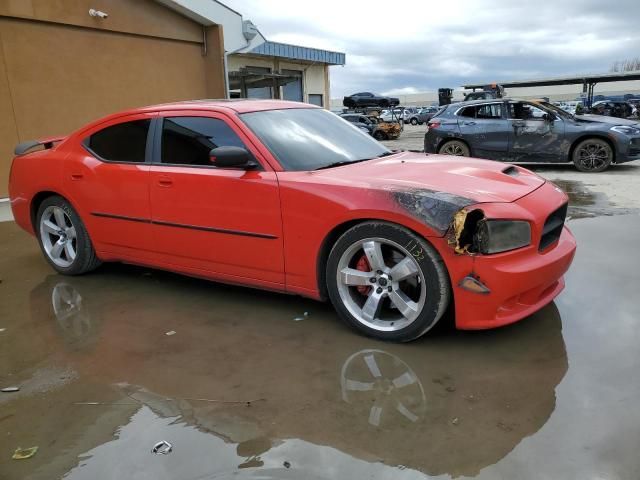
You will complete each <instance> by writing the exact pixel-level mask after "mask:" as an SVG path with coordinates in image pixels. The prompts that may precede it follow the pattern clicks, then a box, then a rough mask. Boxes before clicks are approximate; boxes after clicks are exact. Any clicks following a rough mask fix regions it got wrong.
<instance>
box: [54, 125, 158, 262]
mask: <svg viewBox="0 0 640 480" xmlns="http://www.w3.org/2000/svg"><path fill="white" fill-rule="evenodd" d="M156 115H157V114H155V113H146V114H137V115H130V116H127V117H120V118H118V119H115V120H111V121H108V122H105V123H103V124H101V125H99V126H96V127H93V128H92V129H91V130H88V131H87V132H86V133H85V134H84V138H83V140H82V146H83V149H82V150H79V151H78V152H77V153H73V154H72V156H71V157H69V158H68V159H67V161H66V167H65V173H66V174H65V182H66V188H67V191H69V192H70V195H71V196H72V198H73V201H74V203H75V205H76V206H77V207H78V209H79V210H80V214H81V216H82V218H83V220H84V221H85V223H86V224H87V227H88V229H89V232H90V234H91V238H92V240H93V242H94V243H95V244H96V245H95V246H96V248H97V249H98V250H100V251H102V252H108V253H112V254H114V255H115V256H118V257H120V258H122V257H123V256H128V255H129V254H132V255H135V256H136V257H139V256H140V253H141V252H144V251H146V252H149V251H150V250H151V242H150V238H151V234H150V229H151V227H150V219H151V212H150V204H149V168H150V163H149V161H150V149H149V147H150V145H151V140H152V132H153V130H152V128H151V125H152V120H153V118H154V117H155V116H156Z"/></svg>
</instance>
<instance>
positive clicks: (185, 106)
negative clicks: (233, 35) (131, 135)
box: [126, 98, 322, 114]
mask: <svg viewBox="0 0 640 480" xmlns="http://www.w3.org/2000/svg"><path fill="white" fill-rule="evenodd" d="M287 108H322V107H318V106H316V105H311V104H309V103H302V102H290V101H287V100H254V99H245V98H237V99H230V100H229V99H203V100H187V101H183V102H173V103H161V104H158V105H149V106H147V107H140V108H136V109H132V110H128V111H127V112H126V113H127V114H131V113H146V112H164V111H171V110H231V111H234V112H236V113H248V112H261V111H264V110H280V109H287Z"/></svg>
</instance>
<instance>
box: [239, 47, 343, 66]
mask: <svg viewBox="0 0 640 480" xmlns="http://www.w3.org/2000/svg"><path fill="white" fill-rule="evenodd" d="M247 53H249V54H256V55H264V56H268V57H278V58H287V59H291V60H304V61H307V62H317V63H326V64H327V65H344V64H345V54H344V53H340V52H332V51H329V50H320V49H319V48H309V47H299V46H297V45H289V44H286V43H278V42H269V41H267V42H264V43H263V44H262V45H258V46H257V47H256V48H254V49H253V50H251V51H250V52H247Z"/></svg>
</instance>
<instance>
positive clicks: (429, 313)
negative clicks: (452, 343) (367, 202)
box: [326, 222, 451, 342]
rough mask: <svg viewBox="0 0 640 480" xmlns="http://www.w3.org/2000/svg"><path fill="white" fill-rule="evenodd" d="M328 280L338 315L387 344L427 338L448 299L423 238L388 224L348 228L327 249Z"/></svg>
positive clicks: (445, 279) (442, 271)
mask: <svg viewBox="0 0 640 480" xmlns="http://www.w3.org/2000/svg"><path fill="white" fill-rule="evenodd" d="M381 258H382V260H380V259H381ZM398 265H400V266H398ZM393 275H396V278H395V279H394V278H393ZM399 275H403V276H402V277H399ZM372 278H373V279H375V282H373V281H372ZM326 279H327V290H328V293H329V298H330V299H331V303H332V304H333V306H334V308H335V309H336V311H337V312H338V315H339V317H340V318H341V319H342V320H343V321H344V322H345V323H346V324H347V325H349V326H351V327H353V328H354V329H356V330H357V331H359V332H361V333H363V334H365V335H367V336H369V337H373V338H377V339H379V340H385V341H393V342H408V341H411V340H414V339H416V338H418V337H420V336H421V335H423V334H425V333H426V332H427V331H428V330H430V329H431V328H432V327H433V326H434V325H435V324H436V323H437V322H438V320H440V318H441V317H442V315H443V314H444V312H445V310H446V308H447V306H448V304H449V301H450V299H451V286H450V282H449V276H448V274H447V269H446V267H445V265H444V262H443V260H442V258H441V257H440V255H439V254H438V252H437V251H436V250H435V249H434V248H433V247H432V246H431V245H430V244H429V243H428V242H427V241H426V240H424V239H423V238H421V237H419V236H417V235H415V234H414V233H412V232H411V231H409V230H407V229H405V228H403V227H400V226H399V225H395V224H392V223H387V222H365V223H361V224H359V225H356V226H354V227H352V228H351V229H349V230H347V231H346V232H345V233H344V234H343V235H342V236H341V237H340V238H339V239H338V240H337V241H336V243H335V244H334V246H333V248H332V249H331V253H330V254H329V258H328V261H327V266H326ZM399 279H401V280H400V281H399Z"/></svg>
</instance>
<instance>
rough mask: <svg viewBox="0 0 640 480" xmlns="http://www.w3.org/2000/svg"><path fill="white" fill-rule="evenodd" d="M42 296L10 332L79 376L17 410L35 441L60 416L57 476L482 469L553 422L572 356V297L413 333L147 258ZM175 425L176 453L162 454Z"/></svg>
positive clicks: (42, 456)
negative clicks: (568, 327) (567, 303)
mask: <svg viewBox="0 0 640 480" xmlns="http://www.w3.org/2000/svg"><path fill="white" fill-rule="evenodd" d="M30 303H31V321H30V322H28V324H27V325H26V326H25V331H24V333H25V335H21V336H20V337H19V338H18V339H17V343H16V344H15V345H11V346H10V348H12V349H14V350H15V349H17V350H16V351H18V350H19V351H20V352H22V355H23V356H26V357H27V358H29V359H30V362H31V363H32V364H33V365H40V364H58V365H64V366H65V367H66V368H69V369H72V370H73V371H75V372H77V379H76V380H75V381H74V382H73V383H71V384H64V385H62V386H60V387H59V388H57V389H51V390H50V391H48V392H47V393H46V395H42V396H36V397H20V398H18V397H16V398H18V399H17V400H16V401H15V409H16V411H17V412H18V413H19V412H21V411H22V412H27V411H42V412H44V413H43V414H42V415H41V416H39V417H38V418H37V421H36V420H35V419H34V421H30V420H29V419H28V418H26V417H25V416H22V417H20V418H21V422H17V421H15V422H14V418H10V419H8V420H6V421H5V424H4V426H6V428H7V430H10V431H11V432H12V433H13V434H14V435H16V438H18V436H20V435H21V433H22V434H24V432H29V435H31V436H32V437H33V438H34V441H33V443H34V444H48V443H50V441H51V437H50V435H51V433H50V432H52V431H58V432H59V433H58V434H56V437H57V438H56V442H55V444H52V445H51V446H50V447H49V448H47V449H43V450H42V451H41V452H39V453H38V456H39V460H38V462H39V465H40V468H44V469H45V470H43V471H47V472H50V473H51V476H52V477H55V475H56V474H59V476H62V475H65V474H67V473H69V477H68V478H72V479H73V478H87V477H89V478H94V479H95V480H100V479H102V478H114V477H113V475H112V473H113V472H112V470H110V468H112V467H109V466H110V465H117V466H118V468H117V471H118V472H121V473H122V475H123V476H129V477H134V476H135V477H136V478H159V477H158V476H161V477H164V476H166V475H169V476H170V477H173V478H200V476H207V478H209V477H211V478H215V476H216V475H223V474H224V473H225V472H227V473H229V472H236V474H238V475H241V477H240V478H243V476H244V477H246V478H253V476H254V475H256V476H257V475H258V474H260V475H262V476H263V477H264V478H271V477H270V476H269V475H272V474H273V478H300V476H303V477H305V478H335V475H334V474H333V473H331V472H334V473H335V472H336V471H349V472H352V473H350V476H353V478H360V477H372V478H377V477H380V476H382V477H385V476H388V477H393V478H400V477H402V476H403V475H406V472H409V471H414V474H416V473H417V472H421V473H423V474H428V475H441V474H448V475H454V476H460V475H475V474H477V473H478V472H479V471H480V470H481V469H482V468H484V467H485V466H487V465H490V464H494V463H496V462H498V461H499V460H500V459H501V458H503V457H504V456H505V455H507V454H508V453H509V452H510V451H511V450H512V449H513V448H514V447H515V446H516V445H517V444H518V443H519V442H520V441H521V440H522V439H523V438H525V437H527V436H529V435H532V434H533V433H535V432H536V431H538V430H539V429H540V428H541V427H542V426H543V425H544V424H545V422H546V421H547V419H548V418H549V416H550V414H551V412H552V411H553V409H554V408H555V387H556V385H557V384H558V383H559V382H560V380H561V379H562V377H563V376H564V374H565V372H566V370H567V358H566V351H565V347H564V341H563V338H562V330H561V321H560V316H559V313H558V310H557V308H556V307H555V305H554V304H551V305H549V306H548V307H546V308H544V309H543V310H542V311H540V312H539V313H537V314H536V315H534V316H533V317H532V318H530V319H528V320H526V321H523V322H520V323H519V324H518V325H514V326H513V327H507V328H503V329H500V330H497V331H493V332H475V333H465V332H451V331H443V332H441V333H434V335H430V336H428V337H425V338H424V339H422V340H420V341H418V342H414V343H412V344H409V345H406V344H405V345H401V344H400V345H399V344H386V343H381V342H376V341H373V340H370V339H367V338H364V337H359V336H356V335H353V333H352V332H351V331H350V330H348V329H347V328H345V327H344V326H342V324H340V323H339V321H338V320H337V319H336V316H335V314H334V312H333V311H332V310H331V309H330V307H329V306H323V305H321V304H314V303H312V302H308V301H305V300H302V299H297V298H292V297H287V296H282V295H274V294H270V293H263V292H255V291H251V290H248V289H240V288H234V287H228V286H220V285H216V284H212V283H210V282H202V281H199V280H194V279H189V278H185V277H180V276H176V275H172V274H168V273H164V272H153V273H152V275H151V276H146V275H141V274H140V270H139V269H137V268H135V267H126V266H112V267H107V268H103V269H102V271H101V272H100V273H98V274H95V275H91V276H85V277H82V278H64V277H60V276H57V275H52V276H50V277H48V278H47V279H46V280H45V281H44V282H42V283H41V284H40V285H38V286H37V287H35V288H34V289H33V290H32V292H31V296H30ZM258 303H259V304H260V308H255V305H256V304H258ZM307 310H309V311H311V315H310V316H309V317H308V318H307V319H306V320H305V321H303V322H294V321H292V320H291V319H292V318H294V317H295V316H296V315H297V314H298V312H300V311H307ZM47 324H48V325H49V327H48V328H47ZM168 330H175V331H176V332H177V333H176V334H175V335H173V336H170V337H168V336H166V335H165V332H166V331H168ZM247 401H250V406H248V405H247V403H246V402H247ZM92 402H94V403H97V405H88V404H89V403H92ZM79 403H80V405H79ZM82 403H86V404H84V405H83V404H82ZM47 412H52V413H51V414H49V413H47ZM54 412H55V413H54ZM16 418H17V417H16ZM114 432H115V434H114ZM161 440H166V441H168V442H169V443H171V444H172V445H173V451H172V452H171V453H170V454H168V455H162V456H157V455H152V454H151V453H150V449H151V447H152V446H153V445H155V444H156V443H157V442H158V441H161ZM287 465H288V466H287ZM328 465H331V469H330V470H329V469H328V468H329V467H328ZM54 466H55V468H54ZM398 466H403V469H399V468H398ZM9 467H11V468H18V467H19V466H15V465H12V464H10V465H9ZM21 468H28V466H23V467H21ZM337 468H338V469H340V470H336V469H337ZM124 472H126V475H125V474H124ZM240 472H242V473H240ZM260 472H261V473H260ZM269 472H271V473H269ZM274 472H275V473H274ZM301 474H302V475H301ZM398 476H400V477H398ZM9 478H11V477H9ZM234 478H235V474H234Z"/></svg>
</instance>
